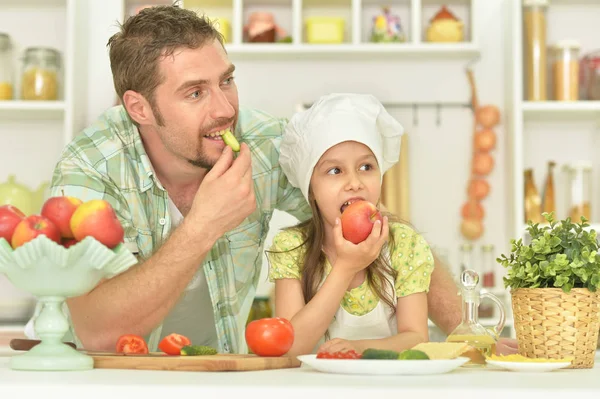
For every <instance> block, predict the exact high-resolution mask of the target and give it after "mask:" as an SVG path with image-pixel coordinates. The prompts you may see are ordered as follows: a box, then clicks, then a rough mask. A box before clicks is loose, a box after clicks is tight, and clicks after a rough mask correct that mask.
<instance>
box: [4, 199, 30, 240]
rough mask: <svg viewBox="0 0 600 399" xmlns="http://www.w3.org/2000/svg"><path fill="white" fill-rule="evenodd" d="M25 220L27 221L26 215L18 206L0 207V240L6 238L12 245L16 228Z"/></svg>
mask: <svg viewBox="0 0 600 399" xmlns="http://www.w3.org/2000/svg"><path fill="white" fill-rule="evenodd" d="M23 219H25V214H24V213H23V212H21V210H20V209H19V208H17V207H16V206H14V205H2V206H0V238H4V239H5V240H6V241H8V243H10V242H11V240H12V236H13V233H14V231H15V228H16V227H17V225H18V224H19V223H20V222H21V220H23Z"/></svg>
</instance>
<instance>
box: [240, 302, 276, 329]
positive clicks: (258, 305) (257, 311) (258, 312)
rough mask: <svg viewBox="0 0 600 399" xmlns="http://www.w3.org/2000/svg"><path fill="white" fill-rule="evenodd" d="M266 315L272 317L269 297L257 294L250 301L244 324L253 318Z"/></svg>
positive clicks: (265, 316) (256, 318)
mask: <svg viewBox="0 0 600 399" xmlns="http://www.w3.org/2000/svg"><path fill="white" fill-rule="evenodd" d="M268 317H273V312H272V310H271V304H270V301H269V297H266V296H265V297H263V296H257V297H256V298H254V301H253V302H252V307H251V308H250V314H249V315H248V320H247V322H246V324H248V323H250V322H251V321H254V320H260V319H265V318H268Z"/></svg>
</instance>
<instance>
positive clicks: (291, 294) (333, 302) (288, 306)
mask: <svg viewBox="0 0 600 399" xmlns="http://www.w3.org/2000/svg"><path fill="white" fill-rule="evenodd" d="M353 277H354V274H352V273H348V272H346V271H345V269H344V268H342V267H334V268H333V270H332V271H331V273H330V274H329V276H328V277H327V278H326V279H325V282H324V283H323V286H322V287H321V289H320V290H319V291H318V292H317V293H316V295H315V296H314V297H313V298H312V300H311V301H310V302H308V303H307V304H305V301H304V295H303V293H302V286H301V284H300V280H296V279H281V280H276V281H275V314H276V316H277V317H283V318H286V319H288V320H290V322H291V323H292V326H293V327H294V344H293V345H292V347H291V348H290V350H289V351H288V353H287V356H292V357H293V356H297V355H303V354H307V353H312V351H313V349H314V347H315V346H316V345H317V342H319V340H320V339H321V337H322V336H323V335H324V334H325V331H326V330H327V328H328V327H329V324H331V320H332V319H333V316H334V315H335V313H336V312H337V310H338V308H339V307H340V302H341V301H342V298H343V296H344V293H345V292H346V289H347V288H348V285H349V284H350V282H351V281H352V278H353Z"/></svg>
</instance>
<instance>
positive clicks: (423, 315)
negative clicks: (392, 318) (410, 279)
mask: <svg viewBox="0 0 600 399" xmlns="http://www.w3.org/2000/svg"><path fill="white" fill-rule="evenodd" d="M396 315H397V319H398V334H396V335H394V336H391V337H389V338H382V339H365V340H359V341H355V342H354V344H355V346H356V347H357V349H359V350H360V352H363V351H364V350H365V349H368V348H376V349H389V350H393V351H396V352H401V351H403V350H405V349H410V348H412V347H414V346H415V345H417V344H420V343H421V342H427V341H429V327H428V325H427V319H428V318H427V294H426V293H425V292H418V293H415V294H411V295H407V296H405V297H401V298H398V303H397V304H396ZM357 352H359V351H358V350H357Z"/></svg>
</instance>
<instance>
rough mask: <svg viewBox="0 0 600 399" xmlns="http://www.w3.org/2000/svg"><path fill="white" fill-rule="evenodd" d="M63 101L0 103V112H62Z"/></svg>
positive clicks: (63, 107) (63, 108)
mask: <svg viewBox="0 0 600 399" xmlns="http://www.w3.org/2000/svg"><path fill="white" fill-rule="evenodd" d="M64 110H65V102H64V101H22V100H16V101H0V111H56V112H60V113H62V112H64Z"/></svg>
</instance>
